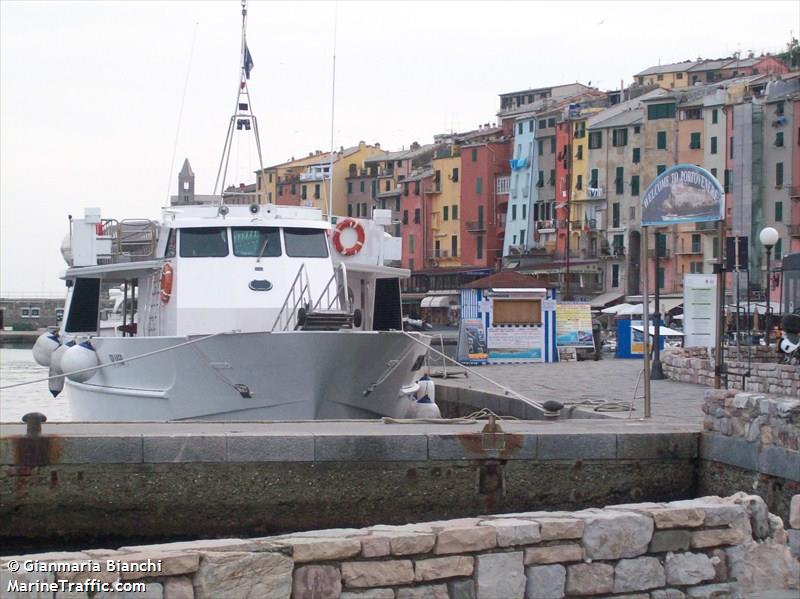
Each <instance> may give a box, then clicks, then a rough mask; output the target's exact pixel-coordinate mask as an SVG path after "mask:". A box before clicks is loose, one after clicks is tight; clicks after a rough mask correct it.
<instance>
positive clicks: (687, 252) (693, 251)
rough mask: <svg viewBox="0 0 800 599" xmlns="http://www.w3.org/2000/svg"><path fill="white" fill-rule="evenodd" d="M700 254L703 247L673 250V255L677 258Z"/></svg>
mask: <svg viewBox="0 0 800 599" xmlns="http://www.w3.org/2000/svg"><path fill="white" fill-rule="evenodd" d="M702 253H703V247H702V246H696V247H690V248H687V249H681V250H675V255H676V256H678V255H692V254H702Z"/></svg>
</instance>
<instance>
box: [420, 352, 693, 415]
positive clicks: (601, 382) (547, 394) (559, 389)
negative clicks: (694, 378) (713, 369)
mask: <svg viewBox="0 0 800 599" xmlns="http://www.w3.org/2000/svg"><path fill="white" fill-rule="evenodd" d="M472 370H473V372H474V374H469V373H467V376H464V375H463V374H462V375H456V376H452V377H448V378H446V379H443V378H436V379H435V382H436V384H437V385H449V386H456V387H462V388H468V389H476V390H481V391H486V392H488V393H495V394H499V395H503V394H504V393H503V390H502V389H500V388H499V387H498V386H496V385H493V384H491V383H489V382H487V381H485V380H483V379H481V378H480V377H479V376H478V375H479V374H480V375H483V376H485V377H488V378H490V379H492V380H494V381H496V382H498V383H500V384H501V385H504V386H505V387H507V388H509V389H512V390H513V391H516V392H517V393H520V394H521V395H523V396H525V397H527V398H529V399H533V400H536V401H539V402H544V401H547V400H548V399H555V400H556V401H559V402H561V403H563V404H564V405H575V406H578V407H579V408H580V409H585V410H596V411H599V412H602V413H603V414H604V415H606V416H611V417H613V418H617V419H628V418H632V419H640V418H644V387H643V385H644V377H642V378H641V379H639V377H640V374H641V372H642V362H641V361H640V360H618V359H615V358H608V357H604V359H602V360H598V361H596V362H595V361H593V360H589V361H583V362H557V363H552V364H513V365H512V364H502V365H484V366H474V367H472ZM448 371H449V372H451V373H452V372H459V369H458V368H455V367H454V368H452V369H451V368H450V367H448ZM637 383H638V384H637ZM651 389H652V393H651V397H652V401H651V406H652V410H651V412H652V422H655V423H661V424H673V425H678V426H686V427H689V428H690V429H692V430H700V429H701V428H702V424H703V412H702V405H703V393H704V391H705V390H706V389H708V387H704V386H702V385H692V384H690V383H681V382H678V381H672V380H669V379H665V380H661V381H652V385H651ZM631 400H633V412H632V413H630V415H629V411H628V410H627V408H628V406H630V403H631ZM617 410H619V411H617ZM592 422H597V421H596V420H594V421H592Z"/></svg>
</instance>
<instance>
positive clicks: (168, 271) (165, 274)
mask: <svg viewBox="0 0 800 599" xmlns="http://www.w3.org/2000/svg"><path fill="white" fill-rule="evenodd" d="M172 277H173V271H172V265H171V264H170V263H169V262H167V263H166V264H165V265H164V266H163V267H162V268H161V303H162V304H166V303H167V302H168V301H169V298H170V297H172Z"/></svg>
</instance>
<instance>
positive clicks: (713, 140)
mask: <svg viewBox="0 0 800 599" xmlns="http://www.w3.org/2000/svg"><path fill="white" fill-rule="evenodd" d="M711 153H712V154H716V153H717V138H716V136H714V137H712V138H711Z"/></svg>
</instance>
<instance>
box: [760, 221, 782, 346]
mask: <svg viewBox="0 0 800 599" xmlns="http://www.w3.org/2000/svg"><path fill="white" fill-rule="evenodd" d="M779 238H780V235H778V232H777V231H776V230H775V229H773V228H772V227H764V228H763V229H761V233H759V234H758V239H759V240H760V241H761V245H763V246H764V249H766V250H767V285H766V287H765V291H766V302H767V303H766V305H767V308H766V310H765V318H764V329H765V336H764V339H765V341H766V342H767V347H769V320H770V318H769V317H770V312H771V308H772V304H771V303H770V301H769V260H770V258H771V257H772V247H773V246H774V245H775V244H776V243H778V239H779Z"/></svg>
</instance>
